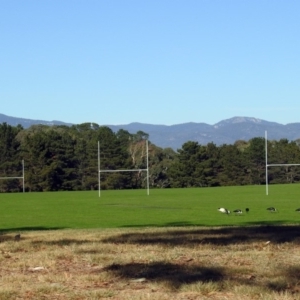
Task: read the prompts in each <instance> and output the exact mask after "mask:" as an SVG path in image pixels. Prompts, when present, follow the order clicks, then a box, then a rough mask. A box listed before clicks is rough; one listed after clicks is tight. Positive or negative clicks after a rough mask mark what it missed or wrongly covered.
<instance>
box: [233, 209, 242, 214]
mask: <svg viewBox="0 0 300 300" xmlns="http://www.w3.org/2000/svg"><path fill="white" fill-rule="evenodd" d="M233 212H234V213H235V214H236V215H241V214H242V213H243V211H242V210H241V209H235V210H234V211H233Z"/></svg>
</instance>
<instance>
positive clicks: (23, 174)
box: [0, 159, 25, 193]
mask: <svg viewBox="0 0 300 300" xmlns="http://www.w3.org/2000/svg"><path fill="white" fill-rule="evenodd" d="M0 179H6V180H7V179H22V184H23V193H24V192H25V172H24V159H23V160H22V176H12V177H0Z"/></svg>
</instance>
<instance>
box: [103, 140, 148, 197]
mask: <svg viewBox="0 0 300 300" xmlns="http://www.w3.org/2000/svg"><path fill="white" fill-rule="evenodd" d="M148 152H149V150H148V140H146V165H147V168H146V169H121V170H107V169H106V170H101V167H100V142H99V141H98V192H99V197H100V195H101V182H100V180H101V176H100V174H101V173H116V172H142V171H145V172H147V195H148V196H149V193H150V192H149V153H148Z"/></svg>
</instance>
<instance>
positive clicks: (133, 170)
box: [99, 169, 148, 173]
mask: <svg viewBox="0 0 300 300" xmlns="http://www.w3.org/2000/svg"><path fill="white" fill-rule="evenodd" d="M147 170H148V169H132V170H99V172H100V173H113V172H141V171H147Z"/></svg>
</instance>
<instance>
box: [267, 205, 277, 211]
mask: <svg viewBox="0 0 300 300" xmlns="http://www.w3.org/2000/svg"><path fill="white" fill-rule="evenodd" d="M267 210H268V211H270V212H276V211H277V210H276V208H275V207H272V206H271V207H268V208H267Z"/></svg>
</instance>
